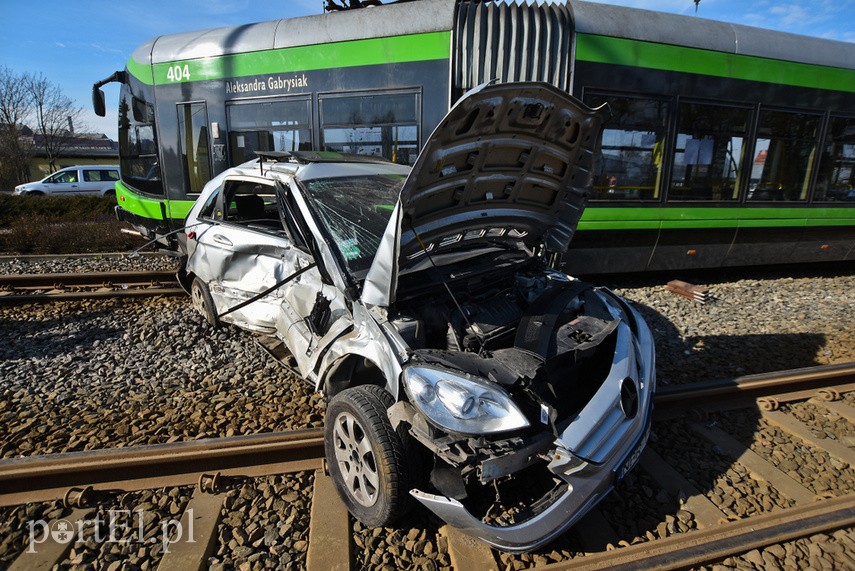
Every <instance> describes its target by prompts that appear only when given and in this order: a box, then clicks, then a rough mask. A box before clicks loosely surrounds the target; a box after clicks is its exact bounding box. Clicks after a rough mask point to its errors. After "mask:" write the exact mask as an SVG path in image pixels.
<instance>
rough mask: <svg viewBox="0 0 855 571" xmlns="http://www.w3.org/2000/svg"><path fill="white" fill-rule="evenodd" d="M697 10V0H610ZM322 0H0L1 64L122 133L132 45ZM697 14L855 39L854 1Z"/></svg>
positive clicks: (742, 1)
mask: <svg viewBox="0 0 855 571" xmlns="http://www.w3.org/2000/svg"><path fill="white" fill-rule="evenodd" d="M607 3H610V4H619V5H623V6H633V7H636V8H646V9H655V10H660V11H663V12H673V13H678V14H689V15H691V14H693V13H694V10H695V4H694V2H693V0H615V1H611V2H607ZM322 5H323V1H322V0H288V1H285V0H267V1H262V0H146V1H144V2H131V1H129V0H30V1H22V0H0V7H2V10H0V13H2V14H3V16H4V18H3V19H4V20H5V22H4V24H5V25H4V32H3V34H2V35H0V64H2V65H6V66H8V67H10V68H12V69H13V70H14V71H16V72H24V71H28V72H33V73H39V72H41V73H43V74H44V75H45V76H47V77H48V78H50V79H51V80H53V81H55V82H56V83H58V84H59V85H60V86H61V87H62V88H63V90H64V91H65V93H66V94H67V95H69V96H71V97H72V98H74V99H75V100H76V101H77V102H78V104H79V105H81V106H82V107H83V108H84V120H85V121H86V123H87V126H88V128H89V130H90V131H94V132H104V133H107V134H108V135H109V136H110V137H112V138H114V139H115V138H116V99H117V93H118V90H117V88H116V87H115V86H114V85H113V86H108V87H107V88H105V92H106V94H107V110H108V115H107V117H106V118H104V119H102V118H99V117H96V116H95V114H94V113H92V112H91V103H90V93H91V87H92V84H93V83H94V82H95V81H98V80H99V79H102V78H104V77H107V76H108V75H110V74H111V73H113V72H114V71H116V70H119V69H123V68H124V66H125V62H126V61H127V59H128V57H129V56H130V54H131V52H132V51H133V50H134V49H135V48H136V47H137V46H138V45H140V44H141V43H143V42H144V41H146V40H148V39H150V38H153V37H155V36H159V35H162V34H171V33H176V32H186V31H190V30H201V29H205V28H214V27H219V26H232V25H237V24H246V23H249V22H261V21H265V20H273V19H277V18H289V17H295V16H305V15H310V14H319V13H320V12H321V11H322ZM698 16H699V17H703V18H710V19H713V20H723V21H727V22H735V23H740V24H746V25H751V26H759V27H763V28H771V29H776V30H783V31H787V32H793V33H797V34H806V35H811V36H819V37H825V38H830V39H835V40H843V41H848V42H855V0H814V1H813V2H803V1H795V0H783V1H780V0H779V1H774V0H753V1H746V0H701V2H700V5H699V9H698Z"/></svg>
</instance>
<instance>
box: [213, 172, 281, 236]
mask: <svg viewBox="0 0 855 571" xmlns="http://www.w3.org/2000/svg"><path fill="white" fill-rule="evenodd" d="M223 198H224V199H223V203H222V209H223V212H222V220H223V221H224V222H231V223H233V224H238V225H241V226H244V227H246V228H249V229H251V230H258V231H262V232H272V233H281V232H283V231H285V228H284V227H283V226H282V220H281V219H280V217H279V205H278V200H277V197H276V189H275V188H274V187H273V185H269V184H261V183H258V182H256V181H245V180H233V181H227V182H226V185H225V190H224V195H223Z"/></svg>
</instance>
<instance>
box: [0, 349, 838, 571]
mask: <svg viewBox="0 0 855 571" xmlns="http://www.w3.org/2000/svg"><path fill="white" fill-rule="evenodd" d="M850 392H855V364H848V365H837V366H830V367H817V368H811V369H801V370H796V371H786V372H782V373H772V374H767V375H752V376H748V377H740V378H736V379H729V380H724V381H715V382H706V383H698V384H696V385H691V386H678V387H664V388H663V389H662V390H660V391H659V393H658V394H657V397H656V410H657V412H656V415H657V417H656V421H657V422H663V421H668V420H669V419H677V418H680V419H688V420H687V422H688V423H689V426H690V427H691V428H692V430H694V431H695V432H696V433H697V436H698V438H705V439H707V440H709V441H710V442H712V443H713V444H714V445H715V446H716V447H717V449H718V450H720V451H721V452H722V453H723V454H725V455H728V456H730V457H732V461H733V463H734V464H741V465H744V466H745V467H747V469H748V471H749V472H750V473H751V474H753V477H756V478H759V479H762V480H764V481H766V482H768V483H769V484H770V485H771V486H773V487H775V488H776V489H777V490H779V491H780V492H781V494H782V495H783V496H786V497H787V498H789V501H790V507H788V508H786V509H776V510H771V511H769V512H768V513H763V514H761V515H755V516H751V517H748V518H744V519H739V520H737V521H727V517H726V514H725V513H724V512H723V511H722V510H720V509H719V508H718V507H717V506H716V505H714V504H713V503H712V502H711V501H710V500H709V499H707V497H706V496H705V495H704V493H703V492H701V491H698V490H697V489H696V488H695V486H694V485H693V484H692V483H690V482H689V481H687V480H686V478H685V477H683V476H682V475H681V474H680V470H679V468H680V467H679V466H672V465H670V464H669V463H668V462H666V461H665V460H664V459H663V458H662V457H660V456H659V455H657V454H656V453H655V452H653V451H652V450H650V449H648V450H647V451H645V453H644V454H643V455H642V459H641V462H640V466H639V467H638V468H637V470H642V471H644V472H645V473H646V474H648V475H649V476H651V477H652V479H653V480H654V481H655V482H656V484H657V485H658V486H660V487H661V489H662V490H664V491H665V492H666V493H668V494H673V495H674V496H675V497H676V496H677V495H681V494H682V495H684V496H686V499H685V502H684V503H683V509H685V510H687V511H689V512H691V513H692V514H694V518H695V523H696V528H697V529H694V530H692V531H691V532H687V533H678V534H675V535H671V536H670V537H666V538H659V539H655V540H652V541H647V542H643V543H639V544H637V545H626V541H621V540H620V539H619V538H618V536H617V534H616V533H615V531H614V529H611V528H610V526H609V523H608V522H607V521H606V520H605V518H604V517H603V516H602V514H599V513H598V512H597V511H596V510H595V511H594V512H592V513H591V514H589V516H586V519H585V520H583V523H581V524H580V525H577V526H576V528H574V530H573V531H572V532H571V533H575V534H577V536H578V539H579V541H580V543H581V545H584V546H586V548H585V549H584V551H585V553H586V554H585V556H584V557H574V558H573V559H569V560H566V561H563V562H559V563H553V564H550V565H547V566H546V567H544V568H547V569H576V568H579V569H602V568H609V567H620V568H638V569H652V568H656V569H676V568H683V567H690V566H696V565H700V564H703V563H706V562H711V561H718V560H722V559H724V558H726V557H729V556H731V555H734V554H738V553H743V552H746V551H749V550H751V549H756V548H759V547H763V546H767V545H772V544H778V543H781V542H784V541H789V540H792V539H795V538H799V537H805V536H809V535H811V534H814V533H820V532H823V531H828V530H834V529H839V528H845V527H850V526H853V525H855V493H848V494H845V495H837V496H836V497H832V498H822V499H819V500H818V499H817V497H816V494H814V493H812V492H811V491H810V490H808V489H807V488H806V486H805V484H804V483H803V482H802V483H800V482H797V481H796V480H794V479H793V478H792V477H791V476H790V475H788V474H786V473H784V472H783V471H782V470H781V469H778V468H776V467H775V465H773V464H772V463H771V462H769V461H768V460H765V459H764V458H762V457H760V456H759V455H758V454H756V453H753V452H752V451H751V450H749V449H748V448H747V447H746V446H745V445H740V444H739V443H737V442H736V441H735V440H734V438H733V437H731V436H728V434H727V433H726V432H725V431H724V430H722V428H721V427H717V426H714V425H713V424H710V423H707V422H706V418H707V415H709V414H713V413H715V412H719V411H723V410H734V409H751V410H754V411H756V414H758V415H759V416H760V417H762V418H763V419H764V421H766V422H768V423H771V424H773V425H775V426H776V427H777V428H779V429H780V430H782V431H784V432H786V433H787V434H788V435H790V436H791V437H792V438H793V439H794V440H798V441H800V442H803V443H804V444H805V445H809V446H812V447H815V448H817V449H820V450H822V451H823V453H827V454H829V455H830V456H832V457H834V458H836V459H837V461H838V462H842V463H843V464H845V465H848V467H850V468H851V467H853V466H855V451H853V450H852V449H851V448H847V447H846V446H844V445H842V444H841V443H840V442H837V441H833V440H828V439H821V438H817V437H816V435H814V434H812V432H811V431H810V430H809V429H808V428H807V427H806V426H805V425H803V424H801V423H800V422H799V421H798V420H795V419H794V418H793V417H792V416H791V415H788V414H787V413H785V412H782V411H781V410H779V409H780V408H781V407H782V406H785V405H786V403H792V402H804V401H808V400H809V401H810V402H811V403H815V404H816V406H819V407H826V408H827V409H828V410H829V411H831V412H833V414H835V415H838V416H841V417H843V418H845V419H847V421H848V422H849V423H855V407H852V406H850V405H847V404H845V403H844V402H841V400H840V396H841V395H844V394H846V393H850ZM322 464H323V434H322V431H321V430H305V431H297V432H288V433H272V434H259V435H252V436H240V437H233V438H218V439H209V440H199V441H192V442H182V443H174V444H166V445H153V446H143V447H134V448H127V449H122V448H117V449H106V450H97V451H90V452H75V453H67V454H56V455H45V456H35V457H29V458H19V459H13V460H5V461H2V462H0V506H11V505H16V504H21V503H24V502H44V501H49V500H59V499H62V500H63V501H64V502H65V505H66V506H68V507H69V508H71V509H73V510H74V511H73V512H72V513H71V515H68V516H64V517H65V519H66V520H69V521H70V522H71V523H72V524H73V523H74V521H81V520H84V519H85V518H86V517H87V514H91V510H92V509H93V507H94V506H97V505H98V504H99V502H109V501H110V499H111V498H112V499H115V498H116V496H117V494H119V493H125V492H128V491H133V490H143V489H151V488H165V487H175V486H188V485H195V486H196V488H195V491H194V492H193V497H192V499H190V501H189V504H188V505H187V507H186V508H185V516H183V517H190V516H188V515H187V514H191V515H192V518H193V520H194V522H195V534H196V535H197V537H200V538H201V541H196V542H194V543H189V542H176V543H175V544H174V545H171V546H170V547H171V549H169V550H168V551H169V552H168V553H165V554H164V555H163V558H162V559H161V560H160V566H159V568H160V569H173V568H204V567H205V565H206V561H207V557H208V555H209V554H210V550H211V548H212V546H213V545H214V543H216V538H217V529H218V525H219V522H220V518H221V516H222V512H223V511H224V508H223V506H224V501H225V500H226V497H227V495H228V492H229V490H230V489H232V488H234V483H235V482H237V481H241V480H244V479H246V478H253V477H259V476H265V475H271V474H282V473H294V472H303V471H307V470H314V471H315V476H314V493H313V500H312V507H311V525H310V530H309V542H308V555H307V565H308V567H309V568H310V569H328V568H333V567H337V568H340V569H347V568H350V566H351V564H352V561H353V559H354V557H353V549H354V548H353V529H352V527H351V524H350V522H349V520H348V514H347V512H346V510H345V509H344V506H343V505H342V504H341V502H340V501H339V500H338V498H337V496H336V494H335V492H334V491H333V489H332V485H331V482H330V480H329V478H328V477H327V476H325V475H324V473H323V465H322ZM75 518H76V519H75ZM441 534H442V536H443V538H444V539H443V540H442V541H443V543H444V544H445V545H446V546H447V550H448V554H449V557H450V559H451V563H452V564H453V565H454V567H455V568H457V569H468V568H476V567H483V568H484V569H491V568H500V567H502V565H500V559H497V554H496V553H495V552H493V551H491V550H490V549H489V548H488V547H486V545H484V544H481V543H480V542H472V541H471V540H468V538H465V537H462V536H460V535H459V534H458V533H457V532H455V530H453V529H448V528H443V529H442V530H441ZM49 543H50V542H47V543H45V545H46V546H47V545H48V544H49ZM619 545H622V546H621V547H619V548H616V549H615V547H616V546H619ZM321 546H322V547H321ZM53 547H56V549H53V550H51V549H48V548H45V549H41V550H39V552H38V553H23V554H22V555H21V556H20V557H19V558H18V559H17V560H16V562H15V563H14V564H13V566H12V567H11V568H12V569H28V568H34V567H35V566H37V565H48V566H50V565H52V564H54V563H56V562H58V561H62V560H63V559H64V558H65V557H67V553H68V550H69V549H70V548H71V545H70V544H64V545H63V544H56V545H54V546H53ZM363 563H364V562H363Z"/></svg>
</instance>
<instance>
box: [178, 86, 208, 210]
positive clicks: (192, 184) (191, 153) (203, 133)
mask: <svg viewBox="0 0 855 571" xmlns="http://www.w3.org/2000/svg"><path fill="white" fill-rule="evenodd" d="M178 143H179V147H180V149H181V162H182V165H183V167H184V168H183V170H184V173H183V174H184V190H185V191H186V192H187V194H199V193H200V192H202V188H203V187H204V186H205V183H206V182H208V181H209V180H211V162H210V151H209V141H208V108H207V107H206V105H205V104H204V103H181V104H179V105H178Z"/></svg>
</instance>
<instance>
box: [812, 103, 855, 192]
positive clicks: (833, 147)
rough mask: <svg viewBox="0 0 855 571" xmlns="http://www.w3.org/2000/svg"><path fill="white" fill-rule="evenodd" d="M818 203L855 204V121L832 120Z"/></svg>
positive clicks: (822, 159) (821, 162)
mask: <svg viewBox="0 0 855 571" xmlns="http://www.w3.org/2000/svg"><path fill="white" fill-rule="evenodd" d="M814 200H818V201H823V202H826V201H835V202H836V201H840V200H844V201H847V202H855V118H852V117H832V118H831V121H830V123H829V125H828V135H827V136H826V138H825V144H824V145H823V151H822V157H820V159H819V175H818V176H817V179H816V191H815V194H814Z"/></svg>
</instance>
